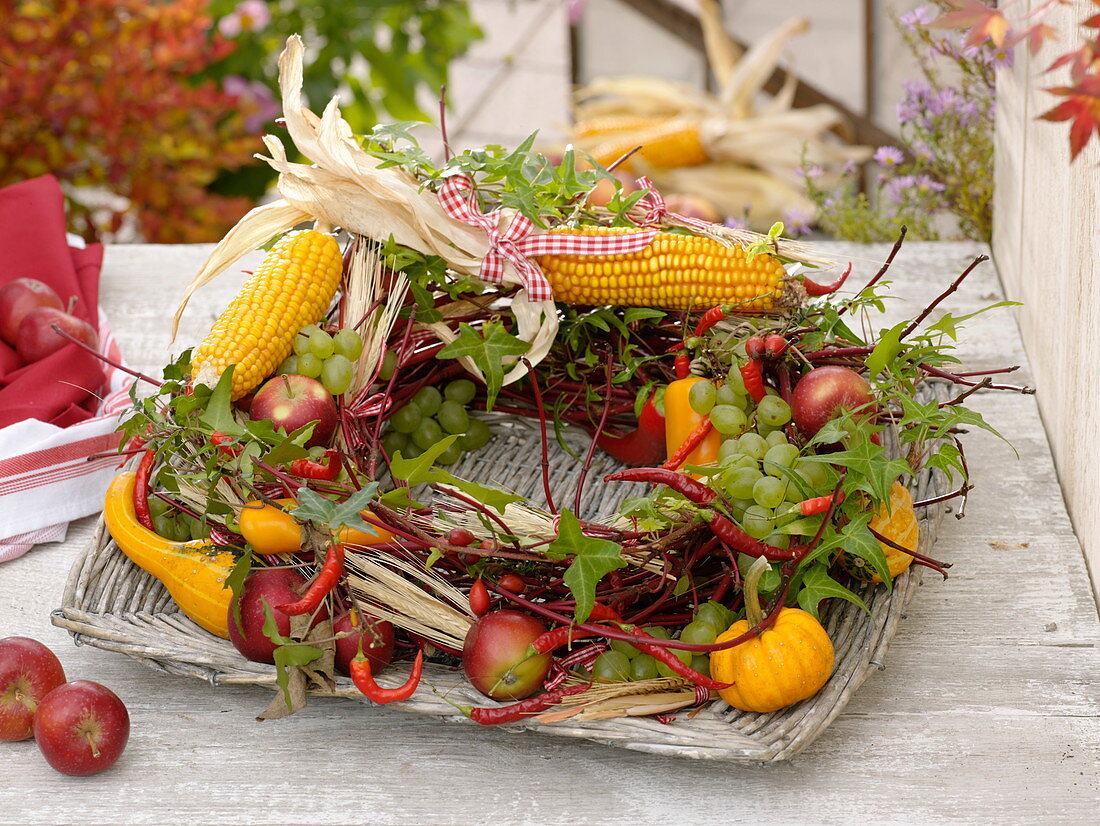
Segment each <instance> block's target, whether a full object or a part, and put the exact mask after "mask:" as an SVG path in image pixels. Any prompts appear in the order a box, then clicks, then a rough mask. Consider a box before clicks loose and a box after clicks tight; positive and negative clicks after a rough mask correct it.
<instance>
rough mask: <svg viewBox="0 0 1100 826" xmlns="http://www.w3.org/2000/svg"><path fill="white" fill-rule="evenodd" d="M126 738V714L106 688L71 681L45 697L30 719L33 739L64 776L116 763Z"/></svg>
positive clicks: (128, 723)
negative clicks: (36, 712)
mask: <svg viewBox="0 0 1100 826" xmlns="http://www.w3.org/2000/svg"><path fill="white" fill-rule="evenodd" d="M129 738H130V715H129V713H128V712H127V711H126V706H125V705H124V704H123V702H122V700H120V699H119V698H118V695H116V694H115V693H114V692H113V691H111V690H110V689H109V688H104V687H103V686H101V685H100V684H99V683H93V682H91V681H90V680H73V681H72V682H71V683H65V685H63V686H59V687H58V688H55V689H54V690H53V691H51V692H50V693H49V694H47V695H46V698H45V699H44V700H43V701H42V704H41V705H40V706H39V707H38V714H36V715H35V717H34V739H35V740H36V741H37V743H38V748H40V749H41V750H42V754H43V756H44V757H45V758H46V762H47V763H49V764H50V765H51V766H53V767H54V768H55V769H57V770H58V771H59V772H61V773H62V774H71V775H75V776H83V775H87V774H95V773H96V772H101V771H103V770H104V769H107V768H110V767H111V766H113V765H114V763H115V761H116V760H118V758H119V756H120V755H121V754H122V750H123V749H125V748H126V741H127V740H128V739H129Z"/></svg>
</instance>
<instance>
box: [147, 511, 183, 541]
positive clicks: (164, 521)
mask: <svg viewBox="0 0 1100 826" xmlns="http://www.w3.org/2000/svg"><path fill="white" fill-rule="evenodd" d="M153 524H154V525H156V526H157V533H159V534H160V535H161V536H163V537H164V538H165V539H171V540H172V541H173V542H186V541H187V540H188V539H190V538H191V529H190V528H188V527H187V524H186V523H185V522H184V521H183V520H182V519H173V518H172V517H170V516H162V517H161V521H160V522H157V521H156V520H153Z"/></svg>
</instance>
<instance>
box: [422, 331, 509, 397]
mask: <svg viewBox="0 0 1100 826" xmlns="http://www.w3.org/2000/svg"><path fill="white" fill-rule="evenodd" d="M528 347H529V345H528V344H527V342H525V341H521V340H520V339H518V338H516V337H515V336H514V335H512V334H511V333H509V332H508V331H507V330H506V329H504V325H503V324H501V323H500V322H498V321H491V322H489V323H487V324H485V325H484V326H483V327H482V332H481V333H478V331H477V330H475V329H474V328H473V327H471V326H470V325H469V324H460V325H459V329H458V338H456V339H455V340H454V341H452V342H451V343H450V344H448V345H447V346H446V347H444V348H443V349H442V350H440V351H439V353H438V354H437V356H436V357H437V358H462V357H463V356H465V357H466V358H469V359H470V360H471V361H472V362H473V363H474V364H475V365H476V366H477V367H478V369H479V370H481V373H482V375H484V376H485V388H486V399H485V409H486V410H492V409H493V404H494V403H495V402H496V398H497V393H499V392H500V388H501V387H503V386H504V365H505V361H506V360H510V361H514V360H515V357H517V356H522V355H523V354H524V353H526V352H527V350H528Z"/></svg>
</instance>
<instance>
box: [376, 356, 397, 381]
mask: <svg viewBox="0 0 1100 826" xmlns="http://www.w3.org/2000/svg"><path fill="white" fill-rule="evenodd" d="M396 369H397V353H395V352H394V351H393V350H387V351H386V355H384V356H382V366H381V367H379V368H378V378H379V379H381V380H382V381H389V380H390V379H391V378H393V372H394V370H396Z"/></svg>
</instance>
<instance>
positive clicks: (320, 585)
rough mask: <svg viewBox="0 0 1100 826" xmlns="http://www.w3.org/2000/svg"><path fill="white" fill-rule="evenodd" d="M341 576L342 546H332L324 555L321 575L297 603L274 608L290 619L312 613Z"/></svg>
mask: <svg viewBox="0 0 1100 826" xmlns="http://www.w3.org/2000/svg"><path fill="white" fill-rule="evenodd" d="M343 574H344V546H343V545H333V546H332V547H331V548H329V549H328V553H327V554H325V564H324V565H322V566H321V573H319V574H317V578H316V579H314V580H313V584H312V585H310V586H309V588H307V589H306V592H305V593H304V594H302V598H301V599H300V600H298V601H297V602H288V603H287V604H286V605H277V606H275V607H276V608H277V609H278V610H279V611H282V612H283V613H284V614H288V615H290V616H292V617H294V616H299V615H301V614H309V613H312V612H313V611H314V610H315V609H316V608H317V606H318V605H320V604H321V600H323V599H324V598H325V597H326V596H327V595H328V593H329V592H330V591H331V590H332V589H333V588H334V587H335V586H336V583H337V581H339V579H340V577H341V576H343Z"/></svg>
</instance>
